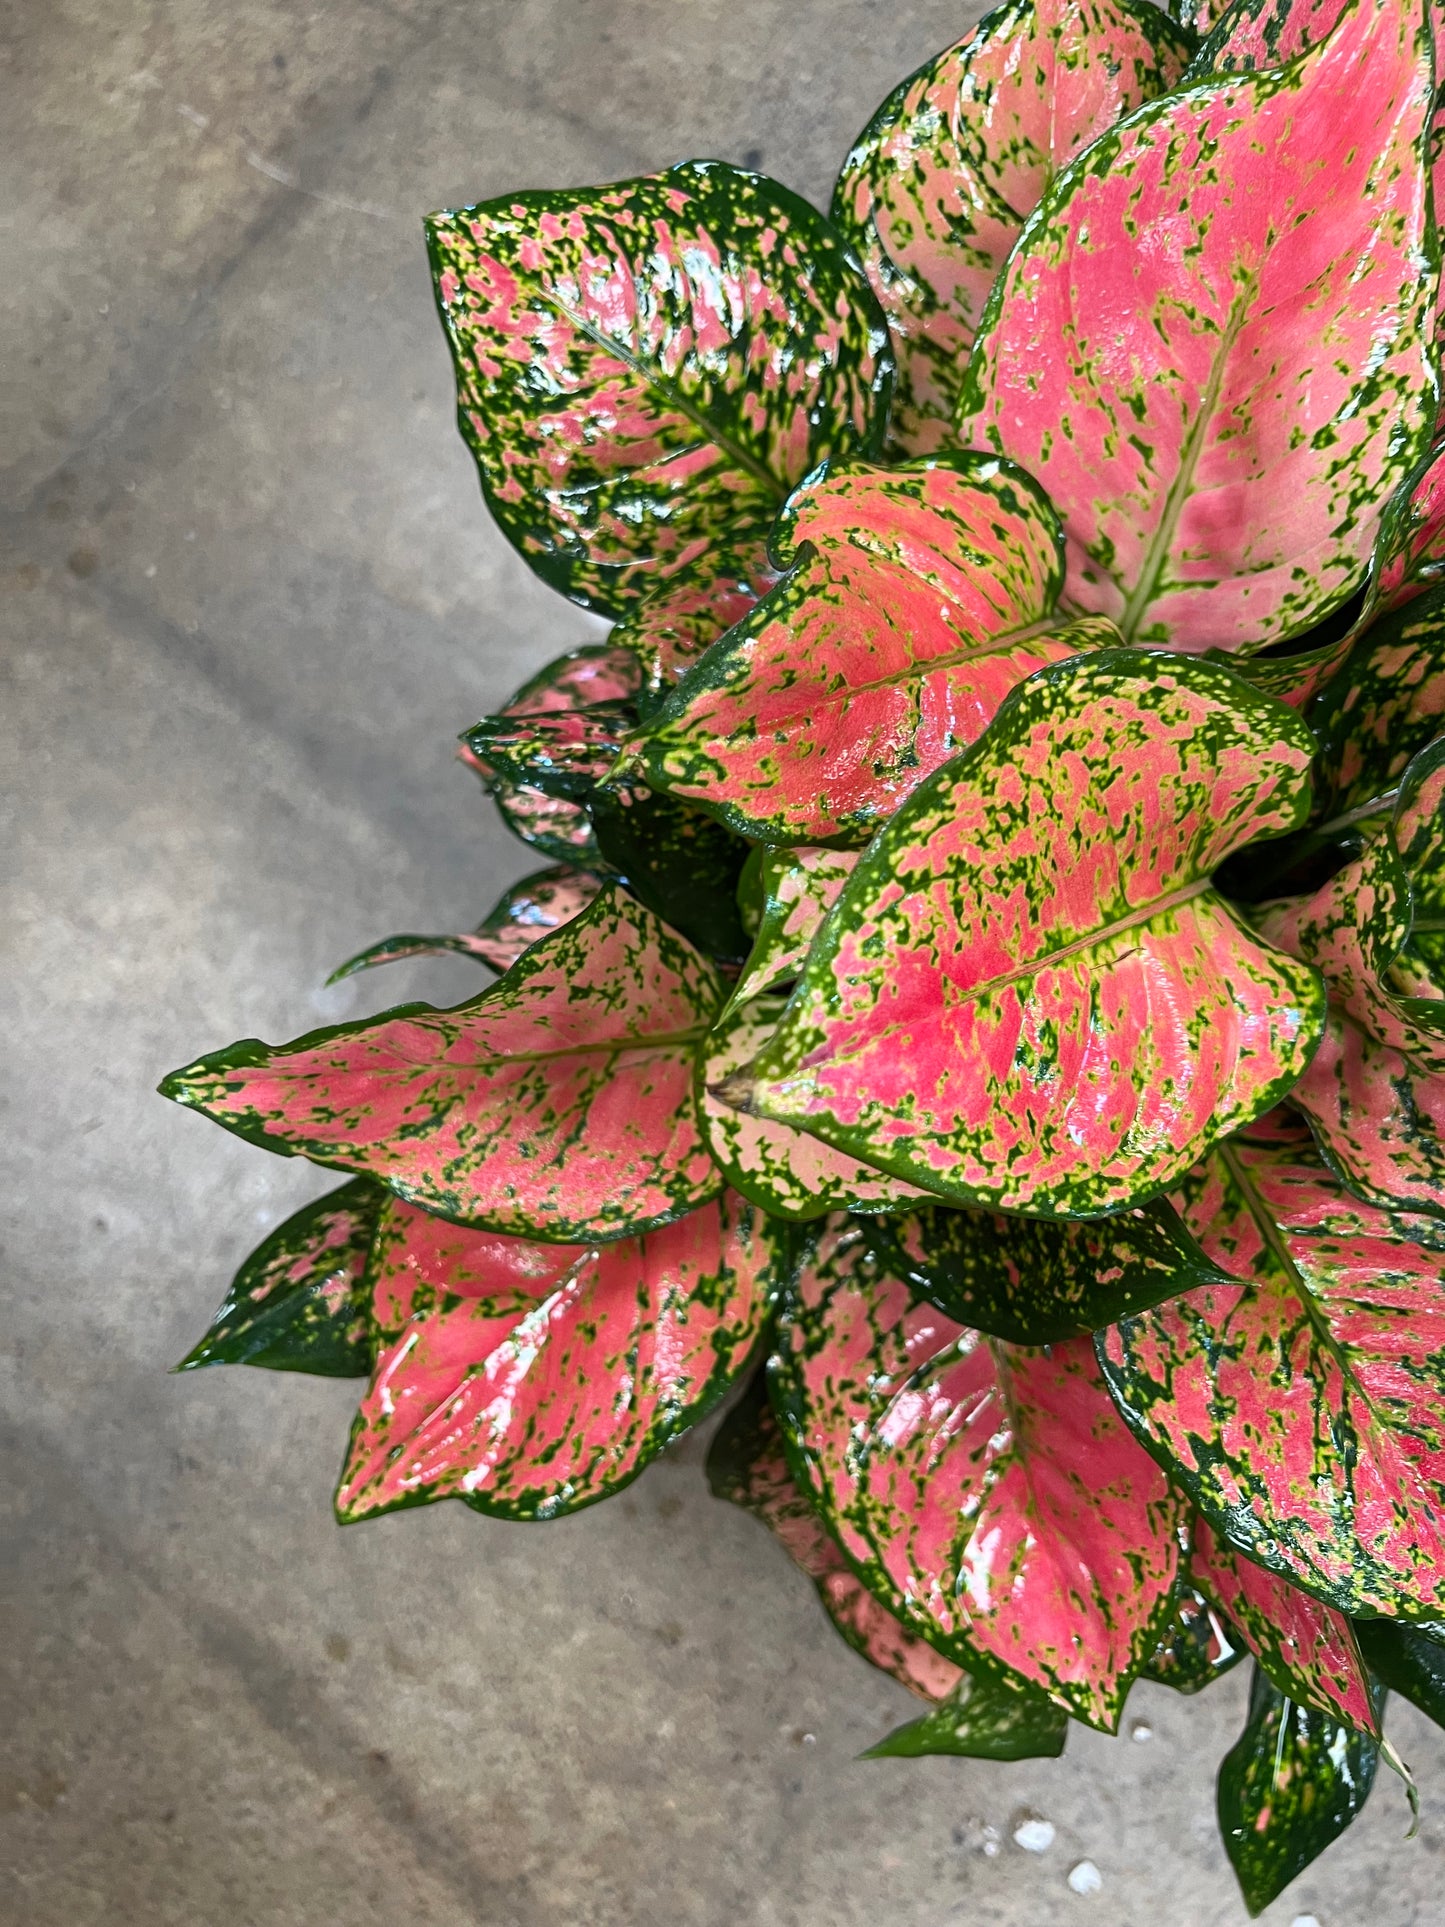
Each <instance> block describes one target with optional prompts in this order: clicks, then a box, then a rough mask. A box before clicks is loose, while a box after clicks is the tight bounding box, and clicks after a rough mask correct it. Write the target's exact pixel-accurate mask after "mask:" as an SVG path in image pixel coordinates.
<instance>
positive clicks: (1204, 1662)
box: [1139, 1580, 1244, 1693]
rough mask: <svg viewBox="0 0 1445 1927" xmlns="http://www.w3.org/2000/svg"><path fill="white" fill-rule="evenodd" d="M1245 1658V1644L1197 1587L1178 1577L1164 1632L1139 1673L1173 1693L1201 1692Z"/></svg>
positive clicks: (1143, 1677) (1141, 1676)
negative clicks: (1176, 1588)
mask: <svg viewBox="0 0 1445 1927" xmlns="http://www.w3.org/2000/svg"><path fill="white" fill-rule="evenodd" d="M1243 1658H1244V1644H1243V1642H1242V1641H1241V1640H1240V1638H1239V1636H1238V1634H1237V1633H1235V1632H1234V1630H1233V1628H1232V1627H1228V1626H1227V1622H1226V1621H1225V1620H1224V1619H1223V1618H1222V1616H1221V1615H1220V1614H1219V1613H1217V1612H1216V1611H1215V1609H1214V1607H1213V1606H1212V1605H1211V1604H1210V1602H1209V1601H1208V1600H1207V1599H1206V1598H1205V1596H1204V1594H1203V1593H1202V1592H1200V1591H1199V1590H1198V1588H1197V1587H1195V1586H1192V1585H1190V1584H1188V1583H1187V1581H1184V1580H1181V1581H1180V1585H1179V1590H1178V1592H1177V1594H1176V1595H1175V1600H1174V1607H1173V1611H1172V1613H1171V1615H1170V1617H1169V1620H1168V1622H1167V1623H1166V1625H1165V1629H1164V1636H1163V1638H1162V1639H1161V1640H1160V1641H1159V1644H1158V1645H1157V1646H1156V1647H1155V1648H1154V1653H1153V1656H1152V1657H1151V1658H1150V1659H1149V1660H1147V1661H1146V1662H1145V1665H1144V1667H1143V1669H1142V1671H1141V1672H1140V1674H1139V1677H1140V1678H1141V1679H1151V1680H1153V1681H1155V1682H1156V1684H1158V1685H1160V1686H1170V1687H1172V1688H1173V1689H1174V1691H1175V1692H1176V1693H1201V1692H1203V1690H1204V1688H1205V1687H1206V1686H1212V1685H1213V1683H1214V1681H1215V1680H1217V1679H1222V1678H1223V1676H1224V1675H1225V1674H1226V1673H1227V1672H1229V1671H1230V1670H1231V1669H1232V1668H1233V1667H1235V1666H1237V1665H1238V1664H1239V1662H1240V1660H1242V1659H1243Z"/></svg>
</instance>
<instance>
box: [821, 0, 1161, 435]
mask: <svg viewBox="0 0 1445 1927" xmlns="http://www.w3.org/2000/svg"><path fill="white" fill-rule="evenodd" d="M1192 51H1193V36H1192V35H1190V34H1189V33H1188V31H1187V29H1183V28H1181V27H1179V26H1177V25H1176V24H1175V23H1174V22H1173V21H1172V20H1171V19H1170V18H1169V17H1168V15H1167V14H1165V13H1162V12H1160V11H1159V10H1158V9H1157V8H1155V7H1152V6H1150V5H1148V4H1147V0H1007V3H1006V4H1005V5H1003V6H1000V7H995V8H994V9H993V11H992V12H990V13H987V14H985V15H984V17H983V19H982V20H981V21H980V22H979V23H978V25H977V26H976V27H975V28H974V29H973V30H972V32H971V33H969V34H968V35H966V36H965V38H964V39H962V40H961V41H959V42H958V44H957V45H956V46H953V47H949V48H947V49H946V50H945V51H944V52H943V53H941V54H939V55H938V56H937V57H936V59H933V60H930V61H928V62H927V64H926V65H924V66H922V67H920V68H919V70H918V72H917V73H915V74H912V75H910V77H909V78H908V79H907V80H905V81H903V82H902V83H901V84H900V85H899V86H898V87H895V88H894V90H893V92H892V93H891V94H890V95H889V96H888V98H887V100H886V101H884V103H883V105H882V106H881V107H880V108H879V109H878V112H877V113H876V114H875V115H874V116H873V118H872V120H871V121H870V122H869V123H868V125H867V126H866V127H865V128H864V130H863V132H862V133H861V134H860V135H859V136H858V139H857V140H856V141H855V142H854V144H853V150H852V152H851V153H850V154H849V156H848V158H847V160H846V161H845V162H844V164H843V171H842V173H841V174H840V175H839V177H838V185H837V186H836V188H835V189H834V190H833V207H832V215H833V220H834V222H835V223H836V225H837V227H838V228H839V230H840V232H841V233H842V234H843V236H844V237H845V239H847V240H849V241H850V242H852V243H853V245H854V246H855V247H856V249H857V251H858V255H859V258H860V259H861V261H862V262H863V265H864V267H865V268H866V269H867V271H868V278H869V280H870V281H871V282H872V283H873V287H874V289H875V291H876V293H877V295H878V299H879V300H880V301H881V302H882V304H883V311H884V313H885V314H886V315H887V316H888V325H889V329H890V330H891V332H892V336H893V347H894V352H895V353H896V355H897V358H898V388H897V392H896V394H895V396H894V401H893V414H892V421H891V427H892V434H893V438H894V440H895V441H896V442H897V443H898V444H899V446H900V447H902V448H903V449H904V450H906V451H907V452H909V453H910V454H920V455H921V454H928V453H930V452H931V451H933V450H934V449H936V448H939V447H941V446H943V445H944V444H945V443H946V442H947V441H949V440H950V439H951V435H950V430H951V426H952V421H953V413H954V408H955V406H956V403H957V400H958V384H959V378H960V375H961V373H962V368H963V361H964V357H965V356H966V355H967V353H968V349H969V347H970V345H971V343H972V341H973V338H974V334H975V332H976V330H977V327H978V322H979V316H980V315H981V313H982V311H983V307H984V303H985V301H986V299H987V297H988V291H989V289H990V288H991V287H992V286H993V283H994V280H995V279H996V277H997V275H998V271H999V269H1000V268H1001V267H1002V266H1003V264H1004V261H1005V259H1006V257H1007V255H1008V252H1009V250H1010V248H1012V246H1013V244H1014V242H1015V241H1017V239H1018V237H1019V232H1020V230H1021V228H1022V227H1023V224H1024V218H1025V216H1026V215H1028V214H1029V213H1031V212H1032V210H1033V209H1034V208H1035V207H1037V206H1038V203H1039V200H1040V199H1041V197H1042V196H1043V193H1044V191H1045V189H1046V188H1047V187H1048V186H1049V184H1050V183H1051V182H1052V181H1053V179H1054V177H1055V175H1056V174H1057V173H1058V172H1059V170H1060V168H1062V167H1063V166H1064V165H1065V163H1066V162H1068V161H1070V160H1072V159H1073V157H1074V155H1075V154H1077V153H1078V152H1079V151H1080V149H1081V148H1084V147H1087V146H1088V144H1089V142H1090V141H1092V140H1094V139H1095V138H1096V137H1097V136H1098V135H1100V134H1102V133H1103V132H1104V130H1105V128H1106V127H1109V126H1111V125H1112V124H1113V123H1114V122H1115V121H1116V120H1118V119H1119V117H1120V116H1121V115H1123V114H1127V113H1128V112H1129V111H1130V110H1131V109H1132V108H1134V107H1137V106H1138V105H1139V103H1140V102H1141V101H1144V100H1148V99H1150V98H1151V97H1152V96H1153V95H1154V94H1159V93H1163V92H1164V91H1165V90H1166V89H1167V88H1169V87H1172V86H1173V85H1174V84H1175V82H1176V81H1177V80H1178V78H1179V76H1180V74H1181V73H1182V72H1183V71H1184V67H1185V64H1186V62H1187V61H1188V59H1189V56H1190V54H1191V52H1192Z"/></svg>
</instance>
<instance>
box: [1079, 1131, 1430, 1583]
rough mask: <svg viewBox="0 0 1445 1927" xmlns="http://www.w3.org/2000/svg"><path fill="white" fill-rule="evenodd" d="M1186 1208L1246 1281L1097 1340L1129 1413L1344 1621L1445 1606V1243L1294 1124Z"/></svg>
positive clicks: (1254, 1547)
mask: <svg viewBox="0 0 1445 1927" xmlns="http://www.w3.org/2000/svg"><path fill="white" fill-rule="evenodd" d="M1175 1202H1176V1203H1177V1204H1178V1206H1179V1209H1180V1213H1181V1215H1182V1216H1183V1218H1184V1221H1185V1223H1186V1224H1187V1225H1188V1226H1189V1228H1190V1229H1191V1231H1193V1233H1194V1235H1195V1236H1196V1237H1197V1238H1198V1240H1199V1242H1200V1244H1201V1245H1202V1246H1203V1247H1204V1250H1205V1251H1206V1252H1207V1253H1208V1255H1209V1256H1210V1257H1211V1258H1213V1259H1214V1261H1215V1262H1216V1263H1217V1264H1218V1265H1220V1266H1221V1268H1223V1269H1226V1270H1228V1271H1231V1272H1232V1273H1233V1274H1234V1275H1235V1276H1236V1277H1237V1278H1238V1279H1239V1280H1240V1281H1241V1282H1240V1283H1238V1284H1235V1285H1220V1286H1207V1287H1205V1288H1204V1289H1203V1290H1200V1291H1196V1292H1190V1293H1189V1294H1188V1295H1187V1296H1185V1297H1183V1298H1176V1299H1171V1300H1170V1301H1169V1302H1168V1303H1167V1304H1163V1305H1159V1306H1157V1307H1156V1308H1155V1309H1154V1310H1153V1311H1148V1312H1143V1313H1141V1314H1140V1315H1139V1316H1138V1317H1133V1318H1125V1319H1122V1320H1121V1321H1120V1322H1119V1323H1118V1324H1117V1325H1115V1326H1112V1327H1111V1328H1110V1329H1109V1330H1108V1331H1107V1332H1103V1333H1100V1335H1099V1337H1098V1339H1097V1341H1096V1342H1097V1346H1098V1352H1099V1358H1100V1361H1101V1363H1102V1364H1103V1367H1104V1372H1105V1376H1106V1378H1107V1380H1108V1383H1109V1389H1110V1391H1111V1392H1112V1393H1113V1395H1114V1398H1115V1400H1116V1401H1117V1403H1118V1405H1119V1408H1120V1410H1121V1412H1122V1413H1123V1414H1124V1416H1125V1418H1126V1419H1127V1420H1128V1422H1129V1424H1130V1425H1131V1426H1132V1427H1133V1428H1134V1430H1135V1432H1136V1434H1137V1435H1138V1437H1139V1438H1140V1439H1141V1440H1142V1441H1143V1442H1144V1444H1145V1445H1147V1446H1148V1448H1149V1449H1150V1451H1152V1452H1153V1453H1154V1454H1155V1456H1156V1457H1157V1458H1158V1459H1159V1460H1160V1462H1161V1463H1162V1464H1163V1465H1164V1467H1165V1468H1166V1470H1167V1471H1168V1472H1169V1474H1170V1476H1171V1478H1172V1479H1174V1480H1175V1481H1176V1482H1177V1483H1178V1484H1179V1485H1181V1486H1182V1487H1183V1488H1184V1490H1185V1491H1187V1492H1188V1493H1189V1495H1190V1497H1191V1498H1192V1499H1193V1500H1194V1502H1195V1504H1196V1505H1197V1506H1198V1508H1199V1510H1200V1511H1201V1512H1202V1513H1204V1515H1205V1517H1206V1518H1207V1519H1208V1521H1209V1523H1210V1524H1211V1525H1212V1526H1213V1527H1214V1528H1215V1530H1216V1531H1217V1532H1218V1533H1219V1534H1220V1536H1221V1537H1222V1538H1224V1539H1226V1540H1228V1541H1230V1542H1231V1543H1232V1544H1233V1545H1235V1546H1236V1547H1238V1548H1239V1550H1240V1551H1242V1552H1244V1553H1245V1554H1246V1555H1247V1556H1248V1557H1249V1558H1251V1559H1253V1560H1254V1561H1256V1563H1258V1564H1259V1565H1262V1566H1265V1567H1267V1568H1268V1569H1269V1570H1270V1571H1272V1572H1276V1573H1279V1574H1281V1575H1283V1576H1284V1577H1285V1578H1287V1579H1289V1580H1291V1581H1293V1582H1294V1583H1295V1584H1296V1585H1299V1586H1302V1587H1304V1588H1305V1589H1306V1590H1307V1591H1309V1592H1312V1593H1314V1594H1315V1596H1316V1597H1317V1598H1319V1599H1322V1600H1324V1601H1325V1602H1326V1603H1327V1604H1329V1605H1332V1606H1335V1607H1337V1608H1338V1609H1339V1610H1340V1611H1341V1612H1346V1613H1350V1614H1353V1615H1358V1614H1361V1613H1384V1614H1401V1613H1403V1614H1406V1615H1408V1616H1413V1617H1416V1618H1420V1617H1425V1616H1430V1615H1435V1616H1439V1615H1441V1614H1442V1613H1445V1232H1442V1230H1441V1227H1440V1226H1439V1225H1438V1224H1435V1223H1433V1222H1432V1221H1431V1220H1428V1219H1425V1218H1421V1217H1411V1216H1408V1215H1407V1214H1405V1213H1403V1212H1386V1211H1382V1210H1380V1209H1378V1208H1377V1207H1375V1206H1373V1205H1368V1204H1362V1203H1360V1202H1359V1201H1358V1200H1357V1199H1355V1198H1353V1197H1351V1196H1350V1195H1349V1193H1347V1192H1346V1191H1345V1190H1344V1189H1343V1187H1342V1186H1341V1185H1340V1184H1339V1183H1338V1181H1337V1180H1336V1179H1335V1178H1333V1177H1332V1176H1331V1175H1330V1173H1329V1172H1328V1171H1327V1170H1326V1169H1325V1168H1324V1166H1323V1165H1321V1164H1320V1163H1319V1162H1318V1160H1317V1158H1316V1156H1315V1154H1314V1150H1313V1146H1312V1145H1311V1143H1310V1140H1309V1136H1308V1133H1307V1132H1306V1131H1305V1130H1304V1128H1303V1126H1302V1125H1300V1124H1298V1123H1297V1122H1294V1121H1293V1120H1283V1119H1281V1120H1266V1121H1265V1123H1264V1124H1262V1125H1261V1126H1259V1127H1257V1128H1256V1129H1255V1130H1254V1131H1252V1132H1249V1133H1246V1134H1245V1135H1243V1136H1242V1137H1240V1138H1237V1139H1235V1140H1233V1141H1232V1142H1231V1143H1229V1144H1226V1145H1222V1146H1220V1147H1219V1149H1218V1150H1216V1151H1215V1152H1214V1154H1213V1155H1212V1157H1210V1158H1209V1159H1208V1160H1207V1162H1206V1163H1205V1164H1203V1165H1202V1166H1200V1167H1199V1169H1198V1170H1196V1171H1195V1172H1193V1173H1191V1174H1190V1177H1189V1179H1188V1180H1187V1181H1186V1183H1185V1185H1184V1186H1183V1187H1181V1189H1180V1191H1178V1192H1177V1193H1176V1194H1175Z"/></svg>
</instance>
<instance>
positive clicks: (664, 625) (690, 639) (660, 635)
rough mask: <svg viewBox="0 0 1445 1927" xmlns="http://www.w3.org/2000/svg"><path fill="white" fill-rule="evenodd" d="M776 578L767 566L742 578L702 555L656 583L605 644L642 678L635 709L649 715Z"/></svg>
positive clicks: (774, 570)
mask: <svg viewBox="0 0 1445 1927" xmlns="http://www.w3.org/2000/svg"><path fill="white" fill-rule="evenodd" d="M777 579H778V572H777V570H776V569H774V568H772V567H771V566H768V567H759V568H753V569H750V570H749V571H748V572H747V574H746V575H743V574H740V573H739V572H738V571H737V570H736V569H734V570H732V571H731V572H729V571H728V570H727V569H726V568H722V567H720V565H719V563H718V562H717V561H716V560H715V559H714V557H713V556H712V554H711V553H710V552H709V553H705V554H703V555H701V556H699V557H698V559H697V560H696V561H695V562H693V563H692V564H691V565H690V566H689V567H687V568H685V569H680V570H679V571H678V572H677V574H676V575H673V576H669V577H668V578H667V579H666V580H665V581H663V582H660V583H659V584H658V585H657V588H656V589H655V590H654V591H653V592H652V593H651V594H650V595H648V596H646V597H645V598H644V599H643V600H642V601H641V602H639V603H637V604H636V605H635V606H634V607H633V608H631V609H630V610H629V611H628V613H627V614H626V615H625V616H624V617H623V619H622V621H621V622H619V623H618V624H617V626H616V628H615V629H613V631H612V633H611V635H610V636H609V637H608V641H609V642H610V643H611V644H612V646H613V647H614V648H617V649H626V650H627V651H628V652H629V653H630V654H631V655H632V656H634V657H635V658H636V660H637V664H638V667H639V670H640V671H641V676H642V686H641V688H640V690H639V692H638V705H639V708H640V709H641V710H642V713H643V714H644V715H647V714H650V713H651V711H652V710H653V709H655V708H656V707H657V704H658V703H659V702H660V701H661V700H662V699H663V698H664V697H665V696H666V695H667V694H668V692H669V691H670V690H671V688H672V686H673V684H674V683H675V682H676V681H677V680H678V678H679V677H680V676H682V675H684V674H685V673H686V671H687V670H688V669H690V668H691V666H692V664H693V663H694V662H696V661H697V659H698V657H699V656H700V655H701V654H702V653H703V651H704V650H705V649H707V648H709V647H710V646H711V644H713V643H714V642H716V641H717V639H718V637H719V636H720V635H721V634H722V633H723V631H724V630H725V629H731V628H732V626H733V624H734V623H735V622H741V621H742V619H743V617H744V616H745V615H746V614H747V613H748V611H749V610H750V609H752V608H753V607H754V606H755V604H756V603H757V601H758V599H759V597H761V596H764V595H766V594H767V592H768V590H769V589H771V588H772V586H773V584H774V583H775V582H776V581H777Z"/></svg>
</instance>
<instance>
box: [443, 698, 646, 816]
mask: <svg viewBox="0 0 1445 1927" xmlns="http://www.w3.org/2000/svg"><path fill="white" fill-rule="evenodd" d="M633 719H634V710H633V708H632V705H631V704H630V703H626V704H624V703H593V704H591V705H590V706H589V707H587V708H585V709H554V710H548V711H545V712H543V713H542V714H540V715H523V716H509V715H505V714H504V715H500V716H484V717H483V718H482V720H481V722H479V723H475V724H474V725H473V726H472V728H471V729H469V730H468V731H467V734H466V744H467V748H468V749H469V750H470V751H471V752H472V754H473V756H475V757H476V759H477V761H478V762H479V763H482V764H483V765H485V767H486V768H487V769H489V770H490V771H491V772H492V774H493V779H494V780H496V781H500V782H501V783H503V784H518V783H520V784H525V785H527V786H529V787H530V788H533V789H539V790H541V791H542V793H543V795H544V796H561V797H566V798H568V799H569V800H578V801H581V800H582V799H584V798H586V797H587V796H589V795H590V794H591V792H592V791H593V790H594V789H596V788H597V786H598V785H599V784H600V783H601V782H602V781H603V779H604V778H605V777H606V775H607V772H608V771H609V770H610V769H611V767H612V765H613V764H614V763H615V762H616V760H617V752H618V749H619V748H620V746H621V743H622V739H623V737H624V736H625V735H626V734H627V732H628V730H629V729H630V728H631V726H632V722H633Z"/></svg>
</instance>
